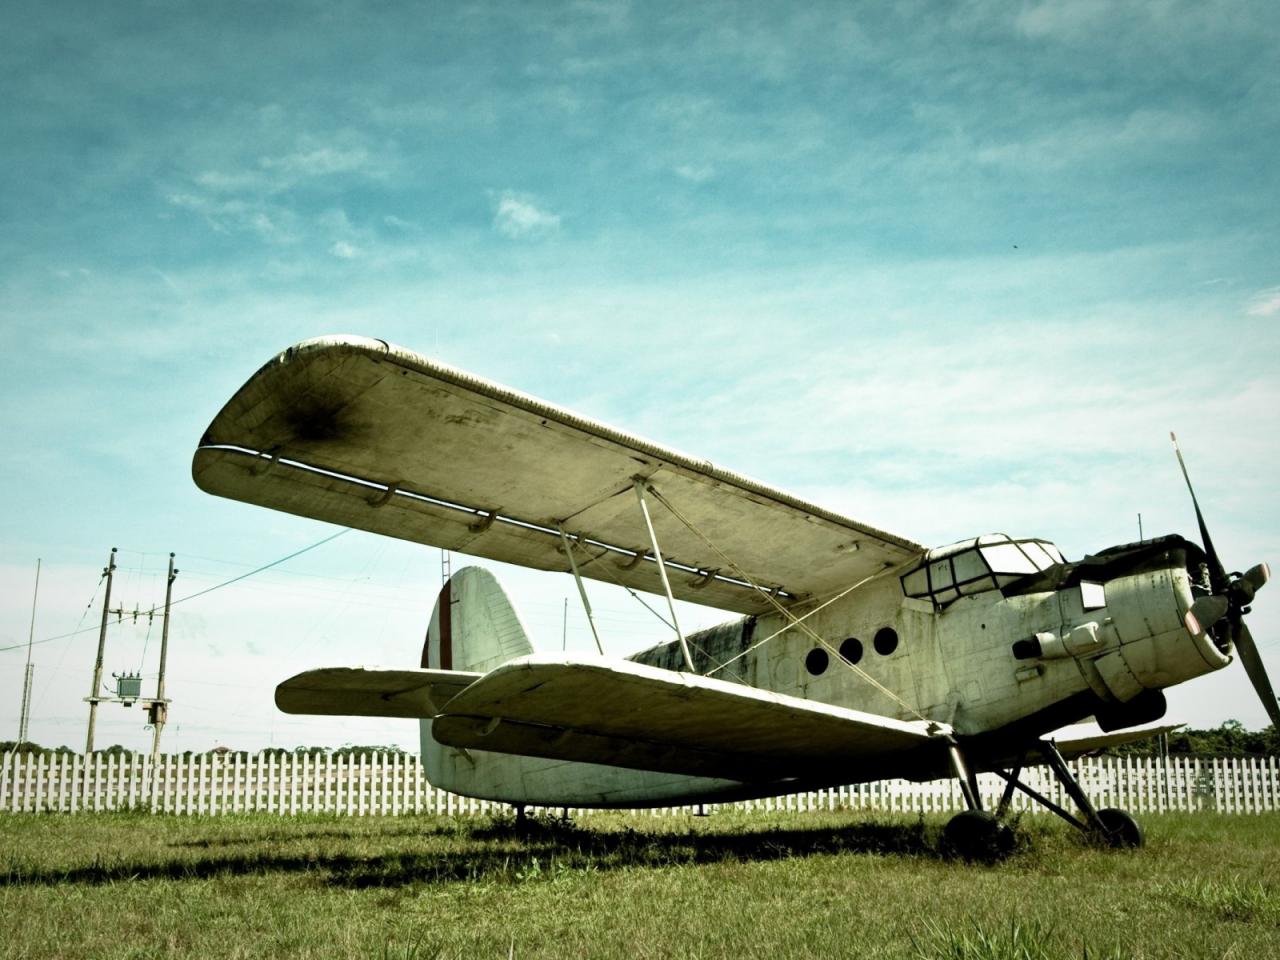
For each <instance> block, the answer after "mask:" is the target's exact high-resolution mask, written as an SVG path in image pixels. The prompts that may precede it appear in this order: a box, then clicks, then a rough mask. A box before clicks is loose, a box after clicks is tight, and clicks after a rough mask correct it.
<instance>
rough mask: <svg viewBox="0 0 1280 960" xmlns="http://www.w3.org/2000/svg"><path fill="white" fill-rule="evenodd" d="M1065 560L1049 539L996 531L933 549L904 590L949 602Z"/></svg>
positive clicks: (908, 577)
mask: <svg viewBox="0 0 1280 960" xmlns="http://www.w3.org/2000/svg"><path fill="white" fill-rule="evenodd" d="M1065 562H1066V561H1065V560H1064V558H1063V556H1062V553H1061V551H1059V550H1058V548H1057V547H1055V546H1054V545H1053V544H1052V543H1049V542H1048V541H1047V540H1032V539H1027V540H1014V539H1013V538H1012V537H1010V536H1008V535H1006V534H1003V533H991V534H987V535H986V536H983V537H975V538H974V539H972V540H962V541H960V542H959V543H953V544H950V545H948V546H945V547H935V548H934V549H932V550H930V551H929V552H928V553H926V554H925V555H924V562H923V563H921V565H920V566H918V567H916V568H915V569H914V570H912V571H910V572H909V573H906V574H904V575H903V576H902V592H903V593H905V594H906V595H907V596H908V597H915V598H917V599H920V600H932V601H933V604H934V606H936V607H945V606H946V605H947V604H949V603H951V602H952V601H954V600H958V599H960V597H964V596H970V595H972V594H975V593H983V592H984V591H987V590H998V589H999V588H1000V587H1003V586H1004V585H1005V584H1007V583H1012V582H1013V581H1015V580H1019V579H1021V578H1022V577H1025V576H1028V575H1030V574H1033V573H1039V572H1040V571H1041V570H1046V569H1048V568H1049V567H1052V566H1053V565H1054V564H1057V563H1065Z"/></svg>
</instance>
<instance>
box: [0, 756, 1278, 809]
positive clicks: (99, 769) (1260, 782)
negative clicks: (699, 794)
mask: <svg viewBox="0 0 1280 960" xmlns="http://www.w3.org/2000/svg"><path fill="white" fill-rule="evenodd" d="M1071 767H1072V769H1073V770H1074V772H1075V774H1076V777H1077V778H1078V779H1079V781H1080V784H1081V786H1082V787H1083V788H1084V789H1085V791H1086V792H1087V793H1088V794H1089V796H1090V798H1091V799H1092V800H1093V801H1094V803H1095V804H1096V805H1097V806H1099V807H1124V808H1125V809H1127V810H1130V811H1132V812H1134V813H1151V812H1164V811H1197V810H1215V811H1220V812H1224V813H1262V812H1267V811H1274V810H1277V809H1280V762H1278V761H1277V760H1276V758H1274V757H1265V758H1263V757H1256V758H1250V759H1207V758H1191V757H1171V758H1169V759H1168V760H1156V759H1150V758H1133V757H1121V758H1116V757H1092V758H1084V759H1081V760H1077V761H1074V762H1072V764H1071ZM1022 779H1023V782H1024V783H1026V784H1027V785H1028V786H1030V787H1031V788H1032V789H1034V790H1037V791H1039V792H1040V793H1042V794H1044V795H1045V796H1047V797H1049V798H1050V799H1051V800H1053V801H1054V802H1056V803H1058V804H1059V805H1061V806H1064V807H1067V808H1069V809H1070V808H1071V807H1072V804H1071V802H1070V801H1069V800H1068V799H1067V798H1066V796H1065V795H1064V793H1063V791H1062V789H1061V787H1060V785H1059V784H1058V783H1057V781H1056V780H1055V779H1054V778H1053V776H1052V775H1051V774H1050V773H1049V772H1048V770H1047V769H1045V768H1044V767H1035V768H1032V769H1030V770H1026V771H1024V772H1023V778H1022ZM979 782H980V787H981V791H982V794H983V798H984V804H985V805H989V806H994V805H995V803H996V802H997V801H998V799H999V797H1000V794H1001V793H1002V792H1003V790H1004V781H1003V780H1001V779H999V778H998V777H996V776H994V775H992V774H983V775H982V776H981V777H980V778H979ZM962 805H963V801H962V799H961V795H960V790H959V786H958V784H957V783H956V781H954V780H936V781H932V782H930V783H912V782H909V781H905V780H885V781H879V782H876V783H864V784H854V785H851V786H844V787H833V788H831V789H827V790H818V791H813V792H810V793H798V794H791V795H788V796H783V797H771V798H768V799H763V800H750V801H744V802H740V803H734V804H723V805H720V806H724V807H728V808H736V809H743V810H836V809H855V810H868V811H895V812H905V813H917V812H922V813H927V812H933V811H946V810H957V809H960V808H961V806H962ZM714 808H715V807H714V806H713V807H711V808H710V809H714ZM508 809H510V808H509V807H508V806H507V805H506V804H501V803H493V802H490V801H486V800H473V799H471V798H469V797H460V796H457V795H456V794H452V793H447V792H445V791H443V790H437V789H436V788H434V787H432V786H431V785H430V784H429V783H427V780H426V778H425V776H423V770H422V766H421V765H420V764H419V763H418V760H417V758H416V757H414V756H411V755H407V754H401V755H375V756H368V757H331V756H309V755H305V754H298V755H292V754H291V755H286V756H277V755H271V754H268V755H265V756H253V757H249V756H245V755H243V754H227V755H225V756H219V755H203V754H202V755H198V756H194V757H181V756H166V757H161V758H160V760H159V761H158V762H157V763H155V764H152V762H151V760H150V758H149V757H145V756H143V755H141V754H134V755H125V756H101V755H98V756H94V757H91V758H89V759H88V760H87V761H86V760H85V758H84V757H80V756H72V755H66V754H63V755H56V756H37V755H30V754H16V753H6V754H4V755H3V757H2V758H0V812H26V813H42V812H65V813H74V812H76V811H80V810H90V811H92V810H147V811H151V812H154V813H171V814H214V815H216V814H228V813H250V812H262V813H277V814H284V815H291V814H300V813H333V814H346V815H354V816H369V815H377V816H388V815H389V816H397V815H401V814H424V813H429V814H459V815H466V814H483V813H491V812H498V811H505V810H508ZM695 809H697V808H696V807H689V806H685V807H668V808H660V809H657V810H654V811H652V812H654V813H658V814H662V813H673V812H689V811H692V810H695ZM1014 809H1017V810H1040V809H1042V808H1040V807H1039V806H1038V805H1036V804H1035V803H1033V802H1032V801H1031V800H1030V799H1029V798H1027V797H1025V796H1024V795H1023V794H1021V793H1018V794H1016V795H1015V799H1014Z"/></svg>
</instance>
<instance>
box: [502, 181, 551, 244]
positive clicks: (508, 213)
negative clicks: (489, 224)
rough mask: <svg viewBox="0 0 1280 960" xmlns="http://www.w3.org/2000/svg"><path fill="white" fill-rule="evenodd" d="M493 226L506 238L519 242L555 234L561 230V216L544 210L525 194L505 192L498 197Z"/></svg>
mask: <svg viewBox="0 0 1280 960" xmlns="http://www.w3.org/2000/svg"><path fill="white" fill-rule="evenodd" d="M493 226H494V228H495V229H496V230H497V231H498V232H499V233H501V234H502V235H503V236H504V237H510V238H511V239H513V240H519V239H523V238H525V237H539V236H545V235H546V234H548V233H554V232H555V231H556V230H559V229H560V216H559V214H555V213H550V212H548V211H546V210H543V209H542V208H540V207H539V206H537V204H535V203H534V202H533V200H532V199H531V198H530V197H528V196H526V195H524V194H519V193H515V192H513V191H511V190H504V191H503V192H502V194H501V195H500V196H499V197H498V206H497V209H496V210H495V211H494V215H493Z"/></svg>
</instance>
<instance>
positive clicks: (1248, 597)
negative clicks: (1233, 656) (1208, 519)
mask: <svg viewBox="0 0 1280 960" xmlns="http://www.w3.org/2000/svg"><path fill="white" fill-rule="evenodd" d="M1169 439H1171V440H1172V441H1173V452H1174V453H1176V454H1177V456H1178V466H1179V467H1181V468H1182V479H1183V480H1185V481H1186V482H1187V492H1188V493H1190V494H1191V505H1192V506H1193V507H1195V510H1196V522H1197V523H1198V524H1199V525H1200V539H1201V540H1202V541H1203V543H1204V552H1205V557H1206V558H1207V559H1208V566H1209V587H1210V591H1211V595H1210V596H1205V597H1200V598H1199V599H1198V600H1196V602H1195V603H1193V604H1192V605H1191V610H1190V612H1189V616H1190V617H1194V618H1195V620H1196V622H1197V623H1199V625H1200V628H1201V629H1202V630H1205V631H1208V630H1209V629H1210V628H1211V627H1213V626H1214V625H1215V624H1217V623H1218V622H1219V621H1221V620H1222V619H1223V618H1224V617H1226V618H1227V621H1228V627H1229V630H1230V635H1231V642H1232V644H1234V646H1235V648H1236V652H1237V653H1239V655H1240V662H1241V663H1242V664H1244V672H1245V673H1247V674H1248V675H1249V680H1250V682H1251V683H1252V684H1253V689H1254V690H1255V691H1256V692H1257V694H1258V697H1259V699H1261V700H1262V705H1263V707H1265V708H1266V711H1267V716H1269V717H1270V718H1271V722H1272V723H1274V724H1275V725H1276V727H1277V729H1280V702H1277V700H1276V694H1275V691H1274V690H1273V689H1272V688H1271V680H1270V678H1268V677H1267V669H1266V667H1265V666H1263V664H1262V656H1261V655H1260V654H1259V653H1258V646H1257V644H1255V643H1254V642H1253V634H1251V633H1250V632H1249V627H1248V625H1246V624H1245V622H1244V615H1245V614H1246V613H1248V612H1249V604H1250V603H1252V602H1253V598H1254V595H1255V594H1256V593H1257V592H1258V591H1259V590H1260V589H1262V587H1263V586H1264V585H1265V584H1266V582H1267V581H1268V580H1270V579H1271V568H1270V567H1268V566H1267V565H1266V564H1265V563H1259V564H1258V565H1257V566H1253V567H1250V568H1249V569H1248V570H1246V571H1245V572H1244V573H1236V574H1230V575H1228V573H1227V570H1226V568H1225V567H1224V566H1223V565H1222V561H1221V560H1219V559H1218V551H1217V550H1215V549H1214V546H1213V540H1212V539H1210V537H1209V528H1208V526H1207V525H1206V524H1205V522H1204V514H1203V513H1201V512H1200V502H1199V501H1198V500H1197V499H1196V491H1195V488H1193V487H1192V486H1191V477H1190V476H1189V475H1188V473H1187V464H1186V462H1185V461H1184V460H1183V459H1182V450H1181V449H1180V448H1179V447H1178V438H1177V436H1176V435H1175V434H1173V433H1170V434H1169Z"/></svg>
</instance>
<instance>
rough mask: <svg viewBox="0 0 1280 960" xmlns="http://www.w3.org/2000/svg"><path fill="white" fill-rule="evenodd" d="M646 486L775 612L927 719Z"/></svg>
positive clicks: (905, 706)
mask: <svg viewBox="0 0 1280 960" xmlns="http://www.w3.org/2000/svg"><path fill="white" fill-rule="evenodd" d="M648 490H649V492H650V493H651V494H653V497H654V499H656V500H657V501H658V502H659V503H661V504H662V505H663V506H664V507H666V508H667V510H669V511H670V512H671V515H672V516H674V517H675V518H676V519H677V520H679V521H680V522H681V523H682V524H684V525H685V526H686V527H687V528H688V529H689V532H690V533H692V534H693V535H694V536H696V537H697V538H698V539H699V540H701V541H702V542H703V543H704V544H706V545H707V546H708V547H710V548H711V549H712V550H714V551H715V552H716V553H717V554H719V556H720V559H721V560H723V561H724V562H725V563H727V564H728V565H729V566H730V567H732V568H733V569H734V570H735V571H736V572H737V574H738V576H740V577H742V579H744V580H745V581H746V582H747V583H748V584H750V585H751V587H752V589H754V590H755V591H757V592H758V593H759V594H760V595H761V596H763V597H764V598H765V599H766V600H768V601H769V603H770V604H772V605H773V607H774V609H776V610H777V611H778V613H780V614H782V616H783V618H784V619H785V620H787V621H789V625H790V626H793V627H798V628H799V629H800V630H801V631H802V632H804V633H806V634H807V635H808V636H809V637H810V639H812V640H813V641H814V642H815V643H817V644H818V645H820V646H821V647H823V648H824V649H826V650H827V651H828V652H829V653H831V654H834V655H835V657H836V659H837V661H838V662H840V663H843V664H844V665H845V666H846V667H848V668H849V669H850V670H852V671H853V672H854V673H855V674H857V675H858V676H859V677H861V678H862V679H863V680H865V681H866V682H867V683H869V684H871V686H873V687H875V688H876V689H877V690H879V691H880V692H881V693H883V694H884V695H885V696H887V697H888V698H889V699H891V700H893V701H894V702H895V703H897V704H899V705H900V706H901V707H902V708H903V709H905V710H907V711H909V712H910V713H911V714H912V715H914V716H915V717H917V718H919V719H920V720H926V719H927V718H926V717H924V716H923V715H922V714H921V713H920V711H919V710H917V709H916V708H915V707H913V706H912V705H911V704H909V703H907V701H905V700H903V699H902V697H900V696H898V695H897V694H896V693H894V692H893V691H892V690H890V689H889V688H888V687H886V686H885V685H884V684H883V683H881V682H880V681H879V680H877V679H876V678H875V677H873V676H871V674H869V673H867V671H865V670H863V669H862V668H861V667H859V666H858V665H857V664H854V663H850V662H849V661H848V660H846V659H845V658H844V657H843V656H841V655H840V651H839V650H837V649H836V648H835V647H833V646H832V645H831V644H830V643H828V642H827V641H826V640H825V639H824V638H823V637H821V636H819V635H818V633H817V632H816V631H815V630H814V629H813V628H812V627H810V626H809V625H808V624H807V623H805V622H804V620H803V619H801V618H798V617H796V615H795V614H794V613H792V612H791V611H790V610H788V609H787V608H786V607H784V606H783V605H782V604H781V603H779V602H778V598H777V597H776V596H774V594H773V591H770V590H766V589H765V588H764V587H762V586H760V585H759V584H757V583H756V582H755V580H753V579H752V578H751V575H750V574H748V573H747V572H746V571H745V570H743V569H742V567H740V566H738V564H737V563H735V562H734V561H733V560H732V559H730V557H729V556H728V555H727V554H726V553H725V552H724V551H723V550H721V549H720V548H719V547H718V546H716V545H715V544H714V543H712V541H711V540H710V539H709V538H708V537H707V536H706V535H705V534H704V533H703V532H702V531H701V530H699V529H698V528H697V527H696V526H694V524H693V522H692V521H691V520H689V519H688V518H687V517H685V515H684V514H683V513H681V512H680V510H679V509H678V508H677V507H676V506H675V505H674V504H673V503H671V501H670V500H668V499H667V498H666V497H664V496H663V495H662V494H661V493H659V492H658V491H657V490H655V489H654V488H653V487H649V488H648ZM885 572H886V571H880V575H883V574H884V573H885ZM846 592H847V591H846ZM813 612H814V611H810V613H813ZM774 636H777V634H774ZM766 639H767V640H768V639H772V637H768V638H766ZM761 642H762V643H763V642H764V641H761ZM758 645H759V644H757V646H758Z"/></svg>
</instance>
